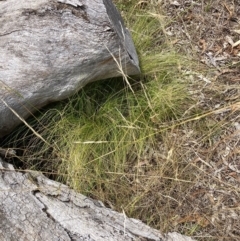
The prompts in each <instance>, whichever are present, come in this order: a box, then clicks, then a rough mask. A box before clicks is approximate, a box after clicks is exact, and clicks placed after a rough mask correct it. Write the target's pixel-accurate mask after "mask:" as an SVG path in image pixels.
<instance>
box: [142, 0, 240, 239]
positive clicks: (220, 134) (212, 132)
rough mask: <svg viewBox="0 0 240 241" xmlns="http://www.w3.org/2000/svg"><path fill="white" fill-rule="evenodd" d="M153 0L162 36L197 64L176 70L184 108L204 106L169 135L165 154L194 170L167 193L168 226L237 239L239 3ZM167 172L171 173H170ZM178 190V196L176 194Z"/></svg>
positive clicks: (239, 186) (199, 236) (239, 183)
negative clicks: (182, 83)
mask: <svg viewBox="0 0 240 241" xmlns="http://www.w3.org/2000/svg"><path fill="white" fill-rule="evenodd" d="M142 2H146V1H142ZM155 4H156V5H155V7H156V6H158V7H159V9H160V10H159V11H160V12H161V13H162V14H163V15H165V16H168V18H169V19H170V22H169V23H168V24H167V27H166V28H165V31H166V32H165V33H166V35H167V36H168V38H169V40H170V41H171V43H172V44H173V45H174V47H175V48H176V49H178V51H179V52H181V53H184V54H186V55H187V56H192V59H193V61H194V62H195V63H197V64H196V66H195V68H192V67H189V69H183V71H186V73H188V74H189V78H190V80H191V81H190V84H189V86H188V90H189V92H190V93H191V97H192V98H193V99H194V100H197V102H195V104H194V105H193V106H192V107H191V108H189V110H187V111H190V112H191V111H192V110H193V109H195V110H196V109H201V110H205V111H206V112H205V116H199V118H196V119H195V120H187V121H186V123H184V124H183V125H180V126H179V127H177V128H174V129H173V131H172V133H171V135H172V143H170V144H169V145H170V147H171V146H172V149H171V148H169V149H168V153H167V152H166V153H165V155H166V156H169V155H172V152H175V155H177V156H178V159H179V160H184V161H186V162H188V163H189V166H191V168H188V167H189V166H188V167H187V168H186V170H185V171H186V172H187V171H193V172H194V173H195V175H196V179H195V180H194V181H193V184H192V185H190V186H191V187H190V186H189V187H188V190H187V192H186V191H185V190H181V189H180V188H179V187H178V188H179V189H178V190H176V192H177V191H178V193H177V194H174V190H172V192H171V193H170V194H171V195H169V198H171V199H172V201H171V203H170V204H169V205H172V207H169V213H168V215H169V216H171V219H170V220H171V222H169V223H168V225H170V226H168V228H169V229H171V230H172V229H175V230H177V231H181V228H182V229H186V228H187V229H189V234H190V235H191V234H192V235H193V236H195V237H196V238H197V240H239V239H240V232H239V230H240V226H239V225H240V205H239V203H240V195H239V190H240V143H239V140H240V98H239V97H240V85H239V83H240V58H239V57H240V41H239V40H240V18H239V16H240V2H239V1H230V0H228V1H220V0H219V1H218V0H215V1H209V0H207V1H206V0H201V1H200V0H198V1H197V0H196V1H185V0H178V1H173V0H172V1H171V0H170V1H158V3H157V1H155ZM193 69H194V70H193ZM183 122H184V116H183ZM196 124H197V125H199V129H196ZM168 134H169V133H168ZM176 147H177V148H176ZM170 151H172V152H171V153H170ZM161 154H162V152H161ZM160 158H161V157H160ZM173 175H174V177H175V178H177V173H174V174H173ZM163 188H164V187H163ZM155 191H157V190H153V192H155ZM158 191H160V192H161V191H162V190H158ZM181 191H183V193H182V194H183V195H184V196H183V197H181V198H179V195H181V194H180V193H181ZM160 195H162V194H160ZM193 224H195V227H194V225H193Z"/></svg>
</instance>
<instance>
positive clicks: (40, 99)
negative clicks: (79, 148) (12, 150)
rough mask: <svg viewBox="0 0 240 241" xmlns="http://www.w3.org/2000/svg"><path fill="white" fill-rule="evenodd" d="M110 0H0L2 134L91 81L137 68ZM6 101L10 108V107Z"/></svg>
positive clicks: (128, 39)
mask: <svg viewBox="0 0 240 241" xmlns="http://www.w3.org/2000/svg"><path fill="white" fill-rule="evenodd" d="M139 72H140V70H139V64H138V57H137V54H136V51H135V47H134V44H133V42H132V39H131V36H130V33H129V31H128V30H127V29H126V28H125V27H124V23H123V20H122V18H121V16H120V14H119V13H118V11H117V9H116V8H115V6H114V5H113V3H112V2H111V0H37V1H36V0H18V1H15V0H4V1H0V137H3V136H4V135H6V134H8V133H9V132H10V131H11V130H13V128H15V127H16V126H17V125H18V124H19V123H20V122H21V121H20V119H19V117H17V116H16V115H15V114H13V111H11V108H12V110H14V111H15V112H16V113H17V114H18V115H19V116H20V117H21V118H23V119H26V118H27V117H28V116H29V115H30V114H31V113H32V112H34V111H35V110H36V109H39V108H41V107H43V106H44V105H47V104H48V103H50V102H54V101H59V100H62V99H65V98H67V97H69V96H71V95H72V94H74V93H75V92H77V91H78V90H79V89H80V88H82V87H83V86H84V85H86V84H87V83H89V82H92V81H96V80H99V79H106V78H111V77H116V76H120V75H121V74H122V73H124V74H126V75H135V74H139ZM9 107H10V108H9Z"/></svg>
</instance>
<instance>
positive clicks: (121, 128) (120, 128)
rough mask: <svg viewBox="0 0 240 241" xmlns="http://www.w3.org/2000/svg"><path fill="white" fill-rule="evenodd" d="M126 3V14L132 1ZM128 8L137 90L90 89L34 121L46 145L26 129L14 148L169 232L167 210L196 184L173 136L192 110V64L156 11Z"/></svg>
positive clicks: (121, 86)
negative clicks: (187, 75)
mask: <svg viewBox="0 0 240 241" xmlns="http://www.w3.org/2000/svg"><path fill="white" fill-rule="evenodd" d="M119 2H120V3H119V4H122V7H123V8H124V6H125V5H124V4H126V3H124V1H122V3H121V1H119ZM126 2H127V4H130V3H129V1H126ZM127 6H128V7H127V8H126V9H128V10H127V11H126V16H125V17H126V21H127V23H128V24H127V25H128V27H129V29H130V31H131V33H132V36H133V39H134V42H135V45H136V49H137V52H138V55H139V60H140V66H141V70H142V74H141V75H140V76H136V77H131V78H130V77H129V78H128V81H129V83H130V84H131V89H130V88H129V85H128V84H127V83H126V81H125V80H124V78H115V79H109V80H103V81H98V82H96V83H91V84H88V85H87V86H85V87H84V88H83V89H82V90H80V91H79V92H78V93H76V94H75V95H74V96H73V97H71V98H69V99H68V100H67V101H63V102H60V103H57V104H54V105H52V106H51V107H47V108H45V109H44V110H42V111H41V112H39V114H38V115H36V117H35V118H32V119H30V120H29V121H28V124H29V125H31V127H32V128H34V130H35V131H36V132H37V133H38V134H40V135H41V136H42V138H43V139H44V140H45V142H43V141H42V140H41V139H39V138H38V137H37V136H36V135H34V134H32V132H31V130H29V128H27V127H26V126H25V127H21V128H20V129H18V131H17V132H15V133H14V138H12V139H11V140H10V141H9V143H10V142H12V143H14V145H15V146H18V147H19V146H20V147H21V150H20V151H19V153H21V155H22V157H21V160H22V162H23V163H24V164H23V166H24V168H27V169H34V170H41V171H43V172H44V173H45V174H47V175H48V176H50V177H53V178H54V179H56V180H58V181H61V182H63V183H66V184H68V185H69V186H70V187H72V188H74V189H75V190H76V191H79V192H81V193H83V194H87V195H89V196H91V197H94V198H97V199H100V200H102V201H103V202H104V203H105V204H106V205H109V206H110V207H112V208H115V209H116V210H118V211H121V210H122V209H124V211H125V212H126V213H127V214H128V215H131V216H134V217H136V218H141V219H142V220H143V221H145V222H146V223H148V224H151V225H152V226H154V227H155V228H159V227H160V226H161V228H162V229H164V230H167V229H168V227H169V223H170V222H171V221H172V220H167V219H168V217H167V216H168V214H167V210H172V209H171V208H170V207H168V206H174V205H176V203H178V201H177V197H175V196H176V195H175V194H174V190H175V191H179V190H180V189H181V191H184V190H185V189H187V186H183V187H181V188H180V187H179V186H178V184H179V183H182V182H186V183H188V182H189V183H190V182H191V181H192V177H191V175H190V173H191V169H190V168H189V166H188V165H186V164H185V163H181V162H180V160H179V159H178V157H177V156H178V151H179V150H177V149H176V148H175V147H174V142H175V141H176V140H175V139H174V138H173V139H171V138H168V135H169V132H170V134H171V135H173V134H174V130H171V129H174V128H173V127H174V122H175V121H177V120H178V119H179V118H180V117H181V116H182V115H183V114H184V113H185V111H186V109H187V108H188V107H189V99H188V95H187V90H186V86H185V83H184V81H183V78H184V77H183V75H182V74H181V71H180V70H181V68H182V67H184V64H185V61H186V60H185V58H184V57H183V56H181V55H179V54H177V53H175V52H174V50H173V49H172V46H169V43H168V41H167V39H166V36H165V34H164V21H163V19H162V18H160V17H159V15H158V14H157V13H155V12H153V11H152V10H151V9H149V12H148V11H145V10H144V11H142V10H141V6H140V5H138V4H137V1H132V3H131V4H130V5H127ZM162 142H165V144H164V146H163V147H161V144H159V143H162ZM46 143H50V145H48V144H46ZM159 146H160V147H159ZM155 148H156V149H157V150H158V151H157V153H156V154H155V153H154V152H155V151H154V150H155ZM161 148H163V149H162V151H163V154H162V156H161ZM167 148H169V150H167V155H166V156H164V155H165V154H164V153H166V149H167ZM159 150H160V151H159ZM159 152H160V154H159ZM159 155H160V156H159ZM177 161H179V162H177ZM151 167H152V168H151ZM176 170H177V171H176ZM189 170H190V172H189ZM185 172H186V175H185V174H184V175H182V174H183V173H185ZM161 182H162V184H161ZM163 189H165V190H164V192H162V193H161V192H159V190H160V191H163ZM148 197H150V198H148ZM169 200H170V201H169ZM158 202H159V205H158ZM161 206H162V207H163V208H165V213H164V214H163V210H162V207H161ZM166 220H167V221H166Z"/></svg>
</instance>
